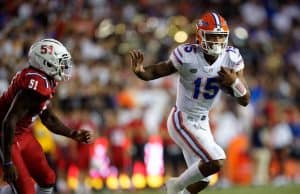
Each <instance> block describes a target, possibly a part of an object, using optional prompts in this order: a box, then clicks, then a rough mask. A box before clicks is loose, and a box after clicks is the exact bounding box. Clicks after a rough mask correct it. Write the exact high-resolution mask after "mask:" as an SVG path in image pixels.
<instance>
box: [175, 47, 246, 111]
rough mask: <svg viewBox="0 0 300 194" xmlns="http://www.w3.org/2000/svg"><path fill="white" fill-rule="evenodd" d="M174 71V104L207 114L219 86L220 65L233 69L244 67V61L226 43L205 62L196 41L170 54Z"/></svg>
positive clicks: (234, 49)
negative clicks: (177, 75) (175, 72)
mask: <svg viewBox="0 0 300 194" xmlns="http://www.w3.org/2000/svg"><path fill="white" fill-rule="evenodd" d="M170 60H171V61H172V63H173V65H174V67H175V68H176V69H177V70H178V73H179V80H178V85H177V99H176V106H177V107H178V109H179V110H181V111H183V112H185V113H187V114H189V115H192V116H196V117H199V116H200V115H203V114H208V111H209V109H210V108H211V106H212V104H213V102H214V100H215V99H216V96H217V94H218V93H219V90H220V87H219V84H218V82H217V77H218V71H220V68H221V66H223V67H226V68H230V69H233V70H234V71H235V72H237V71H240V70H242V69H243V68H244V61H243V58H242V56H241V55H240V53H239V50H238V49H237V48H234V47H231V46H228V47H226V49H225V51H224V52H223V53H222V54H221V55H220V56H219V57H218V58H217V60H216V61H215V62H214V63H213V64H212V65H209V64H208V63H207V61H206V60H205V58H204V54H203V52H202V49H201V47H200V46H199V45H197V44H182V45H179V46H178V47H176V48H175V49H174V50H173V52H172V53H171V55H170Z"/></svg>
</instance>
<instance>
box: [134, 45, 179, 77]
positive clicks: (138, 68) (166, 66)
mask: <svg viewBox="0 0 300 194" xmlns="http://www.w3.org/2000/svg"><path fill="white" fill-rule="evenodd" d="M129 55H130V58H131V69H132V71H133V72H134V73H135V74H136V75H137V77H139V78H140V79H142V80H144V81H149V80H154V79H157V78H160V77H164V76H167V75H170V74H173V73H175V72H177V69H176V68H175V67H174V65H173V64H172V61H171V60H166V61H161V62H158V63H156V64H152V65H147V66H145V65H143V60H144V55H143V53H142V52H140V51H136V50H132V51H130V52H129Z"/></svg>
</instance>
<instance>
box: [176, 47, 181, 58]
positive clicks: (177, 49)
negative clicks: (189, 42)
mask: <svg viewBox="0 0 300 194" xmlns="http://www.w3.org/2000/svg"><path fill="white" fill-rule="evenodd" d="M175 50H176V51H177V52H178V53H179V55H180V57H183V54H182V52H181V51H180V50H179V48H176V49H175Z"/></svg>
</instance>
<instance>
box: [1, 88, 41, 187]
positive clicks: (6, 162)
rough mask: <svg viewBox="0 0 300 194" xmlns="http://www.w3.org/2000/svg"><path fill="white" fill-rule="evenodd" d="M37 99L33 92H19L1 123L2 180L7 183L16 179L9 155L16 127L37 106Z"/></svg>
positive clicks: (10, 154)
mask: <svg viewBox="0 0 300 194" xmlns="http://www.w3.org/2000/svg"><path fill="white" fill-rule="evenodd" d="M32 99H36V100H32ZM39 99H40V98H39V96H38V94H37V93H35V92H34V91H31V90H20V91H19V92H18V93H17V95H16V96H15V98H14V99H13V101H12V103H11V105H10V107H9V110H8V112H7V113H6V115H5V117H4V119H3V121H2V123H1V131H2V132H3V136H2V139H1V141H2V152H3V159H2V160H3V161H2V162H3V164H2V165H3V172H4V175H3V178H4V180H5V181H7V182H12V181H14V180H16V178H17V173H16V170H15V167H14V165H13V162H12V153H11V147H12V144H13V139H14V133H15V128H16V125H17V123H18V121H19V120H20V119H22V118H23V117H24V116H25V115H26V114H28V113H29V112H30V111H32V110H34V109H36V108H37V107H38V106H39Z"/></svg>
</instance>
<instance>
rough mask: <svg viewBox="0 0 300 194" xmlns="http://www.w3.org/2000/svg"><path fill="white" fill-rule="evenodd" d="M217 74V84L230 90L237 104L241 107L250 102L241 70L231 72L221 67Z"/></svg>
mask: <svg viewBox="0 0 300 194" xmlns="http://www.w3.org/2000/svg"><path fill="white" fill-rule="evenodd" d="M218 74H219V78H218V80H219V83H220V85H221V86H225V87H227V88H231V89H232V92H231V93H232V94H233V96H234V97H236V99H237V102H238V103H239V104H240V105H242V106H247V105H248V104H249V100H250V91H249V88H248V86H247V83H246V81H245V78H244V72H243V70H240V71H238V72H235V73H234V72H233V71H232V70H230V69H228V68H224V67H221V70H220V71H219V72H218Z"/></svg>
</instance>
